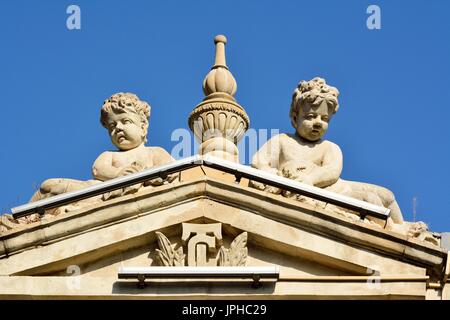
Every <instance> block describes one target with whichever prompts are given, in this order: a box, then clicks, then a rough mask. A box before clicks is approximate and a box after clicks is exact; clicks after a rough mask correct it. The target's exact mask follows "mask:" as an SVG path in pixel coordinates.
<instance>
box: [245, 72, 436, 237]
mask: <svg viewBox="0 0 450 320" xmlns="http://www.w3.org/2000/svg"><path fill="white" fill-rule="evenodd" d="M338 96H339V91H338V90H337V89H336V88H334V87H332V86H329V85H328V84H326V82H325V80H324V79H322V78H314V79H312V80H311V81H301V82H300V84H299V85H298V86H297V88H296V89H295V90H294V94H293V97H292V103H291V109H290V118H291V123H292V126H293V127H294V129H295V130H296V133H295V134H280V135H277V136H275V137H274V138H272V139H271V140H269V141H268V142H267V143H266V144H264V145H263V146H262V147H261V149H260V150H258V152H257V153H256V154H255V155H254V156H253V160H252V166H253V167H255V168H257V169H260V170H264V171H267V172H270V173H273V174H277V175H280V176H283V177H286V178H289V179H293V180H296V181H299V182H302V183H306V184H309V185H313V186H316V187H320V188H326V189H327V190H329V191H333V192H336V193H340V194H343V195H346V196H349V197H353V198H356V199H359V200H362V201H366V202H370V203H373V204H376V205H379V206H383V207H385V208H389V209H390V210H391V215H390V218H389V220H388V224H387V227H388V228H389V229H390V230H393V231H395V232H399V233H402V234H408V235H410V236H413V237H417V238H418V239H421V240H423V241H429V242H431V243H433V244H435V245H439V237H438V236H437V235H435V234H432V233H428V232H427V231H428V229H427V227H426V225H425V224H424V223H423V222H420V223H409V222H406V221H404V220H403V216H402V213H401V211H400V208H399V206H398V204H397V202H396V200H395V197H394V195H393V193H392V192H391V191H390V190H387V189H386V188H383V187H380V186H377V185H372V184H368V183H361V182H355V181H346V180H343V179H341V178H340V176H341V173H342V167H343V156H342V151H341V149H340V148H339V146H338V145H336V144H334V143H333V142H330V141H328V140H323V139H322V138H323V136H324V135H325V133H326V131H327V129H328V125H329V122H330V121H331V119H332V118H333V116H334V114H335V113H336V112H337V110H338V109H339V103H338ZM250 185H251V186H253V187H255V188H258V189H261V190H267V191H270V192H272V193H275V194H282V195H283V196H285V197H293V198H296V199H298V200H300V201H304V202H306V201H310V202H314V201H311V200H309V199H307V198H306V197H304V196H299V195H295V194H291V193H290V192H288V191H284V190H281V189H279V188H273V187H271V186H266V185H263V184H261V183H258V182H251V183H250ZM332 210H333V211H337V212H339V213H341V214H344V215H345V214H346V212H345V210H343V209H340V208H336V207H334V206H333V207H332ZM350 214H351V212H350Z"/></svg>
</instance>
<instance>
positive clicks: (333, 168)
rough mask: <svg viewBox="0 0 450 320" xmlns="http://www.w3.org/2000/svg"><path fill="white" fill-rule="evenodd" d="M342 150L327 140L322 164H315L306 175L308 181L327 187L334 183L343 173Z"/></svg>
mask: <svg viewBox="0 0 450 320" xmlns="http://www.w3.org/2000/svg"><path fill="white" fill-rule="evenodd" d="M342 161H343V160H342V151H341V149H340V148H339V146H337V145H336V144H334V143H332V142H329V141H327V145H326V146H325V152H324V156H323V159H322V165H321V166H315V168H314V170H313V171H312V172H310V173H309V174H308V175H307V177H306V181H305V182H306V183H308V184H311V185H314V186H316V187H319V188H325V187H328V186H330V185H332V184H334V183H335V182H336V181H337V180H338V179H339V177H340V176H341V173H342Z"/></svg>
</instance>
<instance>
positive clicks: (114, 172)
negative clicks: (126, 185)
mask: <svg viewBox="0 0 450 320" xmlns="http://www.w3.org/2000/svg"><path fill="white" fill-rule="evenodd" d="M112 157H113V155H112V152H109V151H106V152H103V153H102V154H101V155H99V156H98V158H97V159H96V160H95V162H94V165H93V166H92V175H93V176H94V178H95V179H97V180H101V181H106V180H110V179H114V178H117V177H118V176H119V174H120V172H121V171H122V169H123V168H116V167H114V166H113V165H112Z"/></svg>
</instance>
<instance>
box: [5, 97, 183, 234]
mask: <svg viewBox="0 0 450 320" xmlns="http://www.w3.org/2000/svg"><path fill="white" fill-rule="evenodd" d="M149 118H150V106H149V104H148V103H147V102H145V101H142V100H140V99H139V98H138V97H137V96H136V95H135V94H132V93H116V94H114V95H112V96H111V97H109V98H108V99H107V100H105V102H104V103H103V106H102V109H101V117H100V122H101V124H102V125H103V126H104V127H105V128H106V129H107V130H108V133H109V135H110V137H111V142H112V143H113V144H114V145H115V146H116V147H117V148H118V150H117V151H106V152H103V153H102V154H100V156H99V157H98V158H97V159H96V160H95V162H94V164H93V166H92V175H93V178H94V179H92V180H87V181H80V180H75V179H66V178H57V179H48V180H46V181H44V182H43V183H42V184H41V186H40V188H39V190H38V191H36V193H35V194H34V195H33V196H32V198H31V200H30V201H31V202H33V201H37V200H40V199H44V198H48V197H51V196H54V195H58V194H61V193H65V192H70V191H74V190H78V189H82V188H85V187H87V186H90V185H94V184H97V183H101V182H102V181H106V180H110V179H113V178H116V177H120V176H124V175H128V174H131V173H136V172H139V171H142V170H144V169H147V168H151V167H155V166H160V165H163V164H166V163H170V162H172V161H174V159H173V158H172V157H171V156H170V154H169V153H167V151H165V150H164V149H162V148H160V147H147V146H145V143H146V142H147V129H148V120H149ZM176 176H177V175H169V176H168V177H167V178H166V179H165V180H162V179H161V178H156V179H152V180H149V181H146V182H145V183H141V184H136V185H133V186H129V187H126V188H123V189H119V190H115V191H112V192H109V193H106V194H103V195H101V196H96V197H92V198H88V199H85V200H82V201H79V202H77V203H75V204H72V205H68V206H64V207H62V208H58V209H56V210H49V212H47V213H52V214H58V213H60V212H61V211H70V210H74V209H77V208H79V207H80V206H82V205H85V204H90V203H93V202H96V201H102V200H107V199H110V198H114V197H118V196H121V195H125V194H130V193H134V192H136V191H137V190H139V189H140V188H141V187H145V186H157V185H161V184H164V183H169V182H172V181H173V180H174V179H175V178H176ZM36 219H37V215H31V216H28V217H25V218H21V219H19V221H18V222H19V223H30V222H33V221H36ZM14 223H17V222H16V221H14V220H13V219H12V217H11V216H9V217H6V216H3V218H2V223H0V227H1V225H3V229H10V228H12V227H13V226H14Z"/></svg>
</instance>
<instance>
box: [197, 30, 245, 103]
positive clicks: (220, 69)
mask: <svg viewBox="0 0 450 320" xmlns="http://www.w3.org/2000/svg"><path fill="white" fill-rule="evenodd" d="M214 43H215V45H216V59H215V63H214V66H213V67H212V68H211V71H210V72H209V73H208V74H207V75H206V77H205V79H204V80H203V92H204V93H205V96H207V97H208V96H209V95H211V94H215V96H222V97H223V98H225V99H227V98H228V99H230V100H234V98H233V97H234V95H235V94H236V90H237V83H236V80H235V79H234V77H233V75H232V74H231V72H230V71H229V69H228V67H227V63H226V58H225V44H226V43H227V38H225V36H222V35H219V36H216V37H215V38H214ZM228 95H229V96H228ZM209 98H212V97H209Z"/></svg>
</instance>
